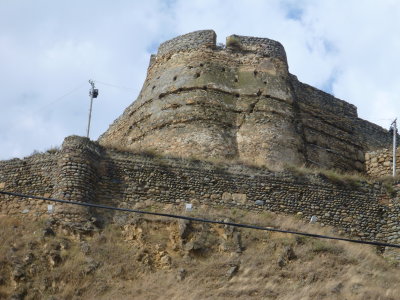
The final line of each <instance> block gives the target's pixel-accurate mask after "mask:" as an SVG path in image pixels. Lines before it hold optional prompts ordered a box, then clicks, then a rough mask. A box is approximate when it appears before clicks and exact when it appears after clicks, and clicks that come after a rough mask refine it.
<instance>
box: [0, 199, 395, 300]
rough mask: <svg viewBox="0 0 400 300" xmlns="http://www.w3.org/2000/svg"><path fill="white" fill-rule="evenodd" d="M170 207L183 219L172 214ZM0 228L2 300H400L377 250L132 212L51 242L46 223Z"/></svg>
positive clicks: (288, 222)
mask: <svg viewBox="0 0 400 300" xmlns="http://www.w3.org/2000/svg"><path fill="white" fill-rule="evenodd" d="M155 209H157V208H155ZM159 209H161V208H158V210H159ZM163 210H164V211H170V212H174V213H176V208H172V207H170V208H169V209H167V208H163ZM192 214H195V215H200V216H205V217H208V218H213V219H226V218H229V220H235V221H238V222H245V223H252V224H260V225H265V226H277V227H282V228H290V229H294V230H300V231H309V232H311V231H312V232H315V233H328V234H331V235H332V234H335V232H332V230H330V229H328V228H321V227H320V226H318V225H308V224H304V223H302V222H301V221H299V220H297V219H295V218H290V217H282V216H279V215H275V214H270V213H261V214H257V213H250V212H244V211H240V210H233V211H232V210H231V211H228V210H222V209H221V210H212V211H211V210H208V209H206V208H204V209H200V210H198V211H196V212H193V213H192ZM0 228H1V229H0V239H1V241H2V243H1V245H0V269H1V273H0V298H10V297H12V296H14V298H15V299H18V297H19V298H20V299H398V297H399V296H398V295H399V294H400V286H399V284H398V283H399V278H400V276H399V275H400V271H399V269H398V267H397V266H396V264H395V263H394V262H393V261H391V260H389V259H385V258H383V257H382V256H381V255H379V254H377V253H376V248H374V247H370V246H361V245H352V244H348V243H344V242H333V241H332V242H331V241H325V240H317V239H309V238H303V237H296V236H293V235H285V234H279V233H267V232H261V231H256V230H246V229H241V230H237V229H232V228H229V227H224V226H216V225H207V224H197V223H189V224H186V223H185V222H181V221H176V220H169V219H165V218H164V219H161V218H154V217H152V218H147V217H145V218H143V217H137V216H133V215H131V216H129V218H128V220H126V222H125V225H117V224H113V225H107V226H106V227H105V228H103V229H101V230H99V231H98V232H94V233H92V234H90V235H79V234H74V233H72V232H71V231H69V230H67V229H63V228H56V227H53V229H54V231H55V235H51V232H50V231H49V230H48V228H49V225H48V224H47V225H46V223H45V222H38V221H31V220H29V219H25V220H22V219H15V218H11V217H2V218H0ZM44 229H45V230H44ZM45 232H46V233H45Z"/></svg>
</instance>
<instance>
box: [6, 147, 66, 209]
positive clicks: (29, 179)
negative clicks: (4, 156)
mask: <svg viewBox="0 0 400 300" xmlns="http://www.w3.org/2000/svg"><path fill="white" fill-rule="evenodd" d="M57 161H58V155H57V154H50V153H46V154H35V155H32V156H30V157H28V158H25V159H12V160H9V161H0V190H6V191H11V192H16V193H21V194H29V195H30V194H32V195H36V196H43V197H50V196H51V195H52V193H53V189H54V185H55V184H56V179H57V178H56V176H55V172H56V169H57ZM0 199H1V201H0V214H30V215H32V214H34V215H35V216H40V215H42V214H45V213H46V212H47V203H45V202H44V201H38V200H35V199H26V198H15V197H11V196H4V195H0Z"/></svg>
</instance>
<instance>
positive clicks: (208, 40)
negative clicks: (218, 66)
mask: <svg viewBox="0 0 400 300" xmlns="http://www.w3.org/2000/svg"><path fill="white" fill-rule="evenodd" d="M216 41H217V35H216V34H215V32H214V31H213V30H199V31H194V32H191V33H188V34H184V35H181V36H178V37H176V38H173V39H171V40H169V41H166V42H164V43H162V44H161V45H160V47H159V48H158V52H157V56H163V55H171V54H173V53H176V52H180V51H188V50H193V49H200V48H215V47H216Z"/></svg>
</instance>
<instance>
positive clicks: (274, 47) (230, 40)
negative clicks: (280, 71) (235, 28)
mask: <svg viewBox="0 0 400 300" xmlns="http://www.w3.org/2000/svg"><path fill="white" fill-rule="evenodd" d="M226 47H227V48H231V49H240V50H244V51H250V52H255V53H257V54H260V55H262V56H266V57H273V58H278V59H280V60H282V61H283V62H285V63H286V64H287V58H286V52H285V48H284V47H283V46H282V44H281V43H279V42H277V41H274V40H271V39H267V38H259V37H252V36H242V35H236V34H234V35H230V36H228V37H227V38H226Z"/></svg>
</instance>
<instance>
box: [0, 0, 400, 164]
mask: <svg viewBox="0 0 400 300" xmlns="http://www.w3.org/2000/svg"><path fill="white" fill-rule="evenodd" d="M397 28H400V3H399V2H398V1H390V0H386V1H385V0H382V1H379V2H376V1H359V0H353V1H341V0H339V1H320V0H319V1H318V0H310V1H295V0H282V1H278V0H272V1H262V0H248V1H240V0H231V1H223V0H194V1H186V0H176V1H172V0H169V1H162V0H148V1H145V2H142V1H141V2H139V1H128V0H121V1H112V2H110V1H94V0H91V1H77V0H70V1H50V0H38V1H28V0H16V1H11V0H5V1H2V2H0V65H1V71H0V89H1V97H0V105H1V107H2V109H1V110H0V126H1V128H2V130H1V131H0V142H1V145H2V146H1V147H0V159H7V158H10V157H12V156H23V155H28V154H30V153H31V152H32V151H33V150H34V149H38V150H43V149H46V148H49V147H51V146H53V145H57V144H58V145H59V144H60V143H61V142H62V139H63V138H64V137H65V136H67V135H70V134H80V135H84V134H85V130H86V122H87V110H88V105H89V103H88V95H87V92H88V89H89V84H88V83H87V80H88V79H89V78H93V79H95V80H96V79H97V80H98V81H99V82H98V84H97V85H98V88H99V89H100V95H99V98H98V99H96V101H95V103H94V111H93V123H92V124H93V127H92V134H91V136H92V138H97V137H98V136H99V135H100V134H101V133H102V132H104V131H105V130H106V129H107V127H108V124H110V123H111V122H112V121H113V120H114V119H115V118H116V117H118V116H119V115H120V114H121V113H122V111H123V109H124V108H125V107H126V106H128V105H129V104H130V103H131V102H132V101H133V100H134V99H135V98H136V96H137V95H138V93H139V90H140V88H141V86H142V84H143V81H144V78H145V74H146V68H147V65H148V61H149V56H150V52H152V51H154V52H155V51H156V47H157V46H158V44H159V43H160V42H163V41H164V40H166V39H169V38H172V37H174V36H176V35H178V34H183V33H187V32H190V31H193V30H199V29H214V30H215V31H216V32H217V35H218V41H219V42H224V41H225V37H226V36H228V35H231V34H242V35H253V36H260V37H268V38H272V39H275V40H278V41H280V42H281V43H282V44H283V45H284V46H285V48H286V51H287V54H288V60H289V67H290V71H291V72H292V73H294V74H295V75H297V76H298V77H299V79H300V80H302V81H303V82H306V83H308V84H311V85H314V86H317V87H319V88H325V89H328V90H329V89H331V90H332V92H333V93H334V94H335V96H337V97H339V98H341V99H344V100H346V101H348V102H350V103H353V104H355V105H357V106H358V108H359V114H360V116H361V117H363V118H366V119H369V120H371V121H373V122H377V123H379V124H381V125H384V126H387V124H388V123H390V122H389V119H392V118H394V117H395V116H396V114H398V112H399V109H400V101H399V99H398V97H399V96H398V95H400V87H399V85H398V82H399V80H400V78H399V77H400V75H398V74H397V68H398V66H399V64H400V58H399V55H398V53H400V36H399V35H398V34H397V32H396V31H397ZM100 82H104V83H108V84H109V83H111V84H113V85H116V86H120V87H128V89H126V88H117V87H113V86H111V85H105V84H101V83H100ZM76 87H80V89H77V90H76V91H74V92H72V93H71V94H69V95H67V96H66V97H64V98H62V99H58V98H59V97H60V96H62V95H64V94H66V93H67V92H69V91H73V90H74V89H76ZM57 99H58V100H57ZM54 100H57V101H54ZM52 102H54V103H53V104H51V105H48V104H49V103H52Z"/></svg>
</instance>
